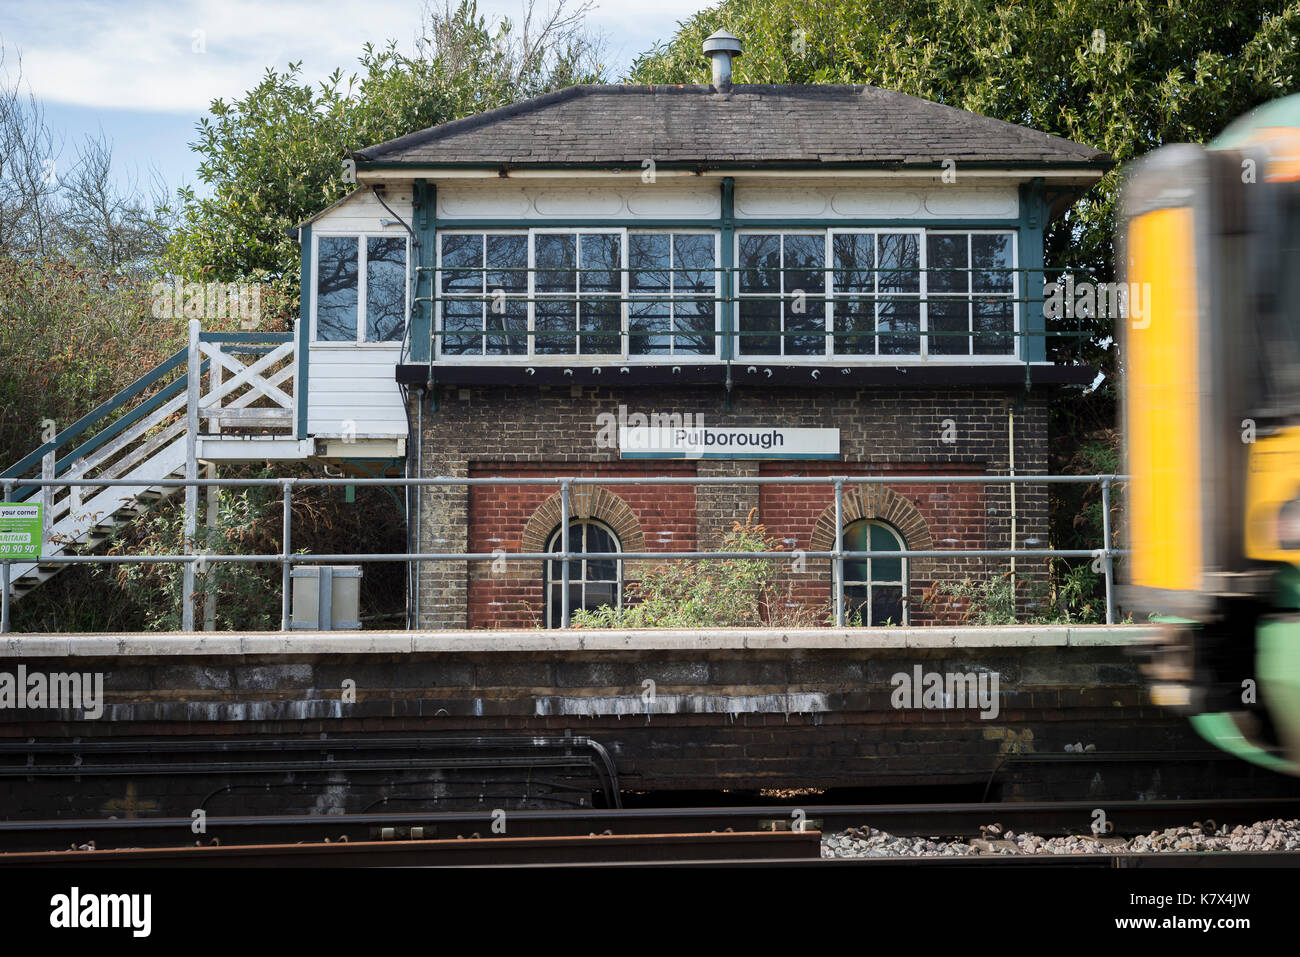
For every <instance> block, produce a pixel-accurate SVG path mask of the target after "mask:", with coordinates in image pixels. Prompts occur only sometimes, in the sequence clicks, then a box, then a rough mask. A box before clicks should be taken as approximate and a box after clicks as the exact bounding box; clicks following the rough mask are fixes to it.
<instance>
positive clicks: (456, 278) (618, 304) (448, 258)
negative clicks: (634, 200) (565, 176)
mask: <svg viewBox="0 0 1300 957" xmlns="http://www.w3.org/2000/svg"><path fill="white" fill-rule="evenodd" d="M438 267H439V273H438V275H439V280H438V289H439V299H440V302H439V308H438V311H437V314H438V316H439V326H438V328H439V330H440V335H439V339H440V342H439V346H438V349H439V354H440V355H444V356H491V355H512V356H533V355H536V356H561V355H590V356H600V355H608V356H618V357H621V356H640V355H673V356H679V355H680V356H712V355H715V354H717V344H716V341H715V340H716V338H717V337H716V335H715V333H716V330H717V326H718V315H719V310H718V305H717V303H716V301H715V297H716V293H717V282H718V279H717V268H718V239H717V234H716V233H709V232H690V231H673V230H623V229H615V230H610V229H552V228H546V229H532V230H529V231H526V232H525V231H518V232H487V231H474V232H463V231H456V232H450V231H449V232H442V233H440V234H439V243H438ZM530 332H531V333H532V335H531V336H529V335H528V333H530ZM512 333H513V334H512ZM530 339H531V342H530V341H529V340H530Z"/></svg>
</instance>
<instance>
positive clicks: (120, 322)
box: [0, 255, 185, 468]
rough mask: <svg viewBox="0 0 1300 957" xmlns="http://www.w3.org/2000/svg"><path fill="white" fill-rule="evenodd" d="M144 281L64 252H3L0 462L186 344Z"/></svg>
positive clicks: (32, 445) (33, 445)
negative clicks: (47, 425) (47, 424)
mask: <svg viewBox="0 0 1300 957" xmlns="http://www.w3.org/2000/svg"><path fill="white" fill-rule="evenodd" d="M148 294H149V289H148V283H147V282H145V281H143V280H140V279H135V278H132V277H125V276H122V275H119V274H114V273H111V272H107V271H105V270H103V269H98V268H93V267H89V266H84V265H78V264H76V263H74V262H71V261H69V260H65V259H59V258H55V257H50V258H47V259H44V260H38V259H26V258H17V257H9V256H4V255H0V317H3V318H2V319H0V355H3V356H4V357H5V358H4V362H0V468H5V467H7V466H9V465H11V464H13V463H14V462H15V461H17V460H18V459H19V458H21V457H22V456H23V455H25V454H27V453H28V452H30V451H31V450H32V449H34V448H36V447H37V446H38V445H40V444H41V421H42V420H43V419H53V420H54V422H55V425H56V427H57V428H59V429H62V428H64V427H66V426H67V425H69V424H71V423H72V422H73V421H74V420H75V419H77V418H78V417H79V416H81V415H83V414H85V413H86V412H88V411H90V410H91V409H92V408H94V407H95V406H96V405H97V404H99V403H100V402H103V401H104V400H105V399H107V398H108V397H109V396H111V395H112V394H113V393H115V392H117V391H119V390H120V389H122V388H124V387H126V386H127V385H129V384H130V383H131V382H133V381H134V380H135V379H136V377H137V376H139V375H140V373H141V372H142V371H143V370H146V369H149V368H152V367H153V366H155V365H157V364H158V363H159V362H161V361H162V360H163V359H164V358H166V357H167V356H168V355H170V354H171V353H173V352H175V351H176V350H177V349H178V348H180V346H181V345H183V343H184V335H185V330H184V321H183V320H176V321H172V320H159V319H154V318H153V317H152V316H151V315H150V314H149V301H148Z"/></svg>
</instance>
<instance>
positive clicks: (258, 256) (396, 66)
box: [170, 0, 602, 320]
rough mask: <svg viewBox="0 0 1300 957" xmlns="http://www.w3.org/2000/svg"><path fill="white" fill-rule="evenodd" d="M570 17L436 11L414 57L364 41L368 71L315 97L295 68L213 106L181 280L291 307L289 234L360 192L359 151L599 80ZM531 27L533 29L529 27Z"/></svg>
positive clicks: (471, 8)
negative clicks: (492, 17) (517, 19)
mask: <svg viewBox="0 0 1300 957" xmlns="http://www.w3.org/2000/svg"><path fill="white" fill-rule="evenodd" d="M576 22H577V21H575V20H574V19H573V17H572V16H570V17H569V18H567V19H564V18H561V19H559V20H556V19H555V18H554V17H552V19H550V20H548V21H547V22H546V23H544V24H542V25H541V27H540V30H538V29H537V28H530V26H529V25H528V23H527V22H525V24H524V26H523V28H522V29H521V28H520V27H518V26H516V25H515V24H513V23H512V22H511V21H509V20H502V21H500V22H499V23H496V24H493V25H489V24H488V22H487V20H486V18H485V17H483V16H481V15H480V14H479V13H478V10H477V6H476V5H475V3H474V2H472V0H465V2H462V3H461V4H460V5H459V6H458V7H456V8H455V9H454V10H452V9H450V8H449V9H447V10H446V11H444V12H443V13H440V14H435V15H433V16H431V17H430V18H429V19H428V21H427V22H426V25H425V29H424V36H423V37H422V39H421V41H420V42H419V45H418V52H417V54H416V55H414V56H407V55H404V54H402V53H400V52H399V51H398V50H397V49H396V46H395V45H394V44H392V43H390V44H389V45H388V47H386V48H385V49H382V50H376V49H375V48H374V47H373V46H371V45H369V44H367V45H366V47H365V49H364V52H363V54H362V56H361V57H360V69H359V71H358V72H356V73H352V74H350V75H346V76H345V75H344V73H343V71H342V70H336V71H335V72H334V73H333V74H332V75H331V76H330V77H329V79H328V80H327V81H325V82H323V83H321V84H319V86H317V87H315V88H313V87H312V86H311V85H310V84H308V83H306V82H304V81H303V80H302V79H301V63H290V64H289V66H288V67H287V68H286V69H284V70H282V71H278V70H274V69H268V70H267V72H266V75H265V76H264V77H263V79H262V81H261V82H260V83H259V84H258V85H257V86H256V87H254V88H253V89H252V90H250V91H248V92H247V93H246V94H245V95H244V96H243V97H241V98H239V99H236V100H234V101H231V102H227V101H225V100H216V101H214V102H213V103H212V106H211V110H210V112H211V116H210V117H204V118H202V119H201V120H200V122H199V126H198V141H197V142H195V143H194V144H192V148H193V149H194V150H195V151H196V152H198V153H199V154H201V155H202V157H203V159H202V162H201V163H200V165H199V179H200V180H201V181H202V182H203V183H204V184H206V186H207V187H208V190H209V194H208V195H199V194H198V193H196V192H195V191H194V190H186V191H183V193H182V203H183V207H182V210H181V219H182V222H181V225H180V228H179V229H178V231H177V233H176V235H175V238H174V241H173V243H172V245H171V249H170V264H171V266H172V268H173V269H174V270H175V271H176V272H178V273H179V274H181V275H183V276H185V277H187V278H191V279H196V280H200V281H208V280H219V281H236V280H243V281H260V282H264V283H267V284H269V285H271V286H272V287H273V288H274V289H276V290H277V291H278V292H279V293H280V294H281V296H282V298H283V301H284V303H285V311H284V313H283V314H282V316H281V318H282V319H283V320H287V319H289V318H290V317H291V316H292V315H293V314H294V313H295V311H296V308H297V307H296V299H297V290H298V265H299V247H298V244H297V241H296V240H295V239H292V238H290V236H289V235H288V234H287V233H286V230H288V229H291V228H293V227H295V226H297V225H299V224H300V223H302V222H303V221H305V220H306V219H308V218H310V217H311V216H312V215H314V214H315V213H317V212H319V211H320V210H322V209H324V208H325V207H327V206H329V205H330V204H331V203H333V202H335V201H337V200H339V199H341V198H342V197H344V196H345V195H347V194H348V193H349V192H351V191H352V190H353V189H355V188H356V187H355V184H354V183H349V182H347V181H346V179H345V175H344V161H345V159H346V157H347V155H348V153H349V151H352V150H358V149H361V148H363V147H366V146H373V145H376V144H378V143H382V142H385V141H387V140H390V139H394V138H396V137H398V136H403V135H405V134H407V133H411V132H413V131H415V130H420V129H423V128H425V127H428V126H434V125H436V124H439V123H445V122H447V121H450V120H454V119H458V118H460V117H463V116H468V115H470V114H473V113H479V112H483V111H485V110H489V109H493V108H495V107H498V106H503V105H506V104H508V103H510V102H513V101H514V100H517V99H520V98H524V97H529V96H534V95H537V94H540V93H544V92H547V91H549V90H553V89H557V88H559V87H561V86H566V85H569V84H573V83H584V82H599V81H600V79H601V78H602V73H601V68H600V66H599V64H597V63H595V62H594V56H595V53H594V47H593V46H592V45H591V43H590V42H589V41H588V40H586V38H585V35H584V34H582V33H581V32H580V31H579V30H578V29H577V27H576ZM530 29H532V30H533V32H532V33H530V32H529V30H530Z"/></svg>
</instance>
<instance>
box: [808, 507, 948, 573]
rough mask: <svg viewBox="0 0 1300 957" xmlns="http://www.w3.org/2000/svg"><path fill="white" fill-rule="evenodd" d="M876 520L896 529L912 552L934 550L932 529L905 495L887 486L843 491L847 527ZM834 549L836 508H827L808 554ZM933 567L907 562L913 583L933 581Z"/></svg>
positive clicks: (816, 525) (923, 561)
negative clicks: (931, 573)
mask: <svg viewBox="0 0 1300 957" xmlns="http://www.w3.org/2000/svg"><path fill="white" fill-rule="evenodd" d="M864 518H867V519H876V520H878V521H882V522H886V523H887V524H889V525H892V526H894V528H895V529H897V530H898V533H899V534H900V535H902V536H903V543H904V545H905V546H906V547H907V548H908V550H910V551H929V550H931V549H933V548H934V540H933V539H932V538H931V537H930V526H929V524H928V523H927V522H926V520H925V516H923V515H922V514H921V510H920V509H919V508H917V507H916V506H915V505H914V504H912V502H911V501H910V500H909V499H908V498H907V497H906V496H904V495H899V494H898V493H897V492H895V491H894V490H893V489H891V488H889V487H887V486H884V485H870V484H861V485H859V484H846V485H845V488H844V524H845V525H846V526H847V525H848V524H850V523H851V522H856V521H858V520H859V519H864ZM834 548H835V506H834V505H833V504H832V505H828V506H827V507H826V510H825V511H824V512H822V513H821V515H820V516H819V517H818V519H817V521H816V523H814V525H813V531H812V539H811V543H810V546H809V551H813V552H829V551H832V550H834ZM931 564H932V562H930V561H929V560H927V559H924V558H913V559H909V560H908V572H909V574H910V577H911V578H912V580H914V581H915V580H918V579H927V578H929V577H930V571H931Z"/></svg>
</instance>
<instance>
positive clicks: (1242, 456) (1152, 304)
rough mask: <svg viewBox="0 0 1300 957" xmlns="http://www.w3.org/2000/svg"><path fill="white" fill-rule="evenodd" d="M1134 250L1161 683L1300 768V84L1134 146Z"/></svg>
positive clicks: (1135, 537)
mask: <svg viewBox="0 0 1300 957" xmlns="http://www.w3.org/2000/svg"><path fill="white" fill-rule="evenodd" d="M1117 251H1118V258H1119V266H1120V268H1121V271H1122V275H1123V278H1124V280H1125V282H1127V283H1128V284H1129V285H1128V289H1129V290H1130V291H1134V290H1137V292H1134V293H1133V294H1134V295H1137V294H1142V295H1143V299H1144V300H1145V301H1146V303H1147V308H1146V309H1145V310H1144V314H1143V315H1141V316H1138V315H1137V314H1136V313H1135V312H1132V313H1130V315H1129V316H1128V317H1126V319H1125V320H1124V322H1123V323H1122V325H1123V326H1124V329H1123V333H1122V342H1123V350H1122V353H1121V363H1122V373H1123V405H1124V435H1125V443H1126V449H1125V457H1126V468H1127V471H1128V473H1129V474H1130V476H1131V477H1132V479H1131V482H1130V484H1129V493H1128V505H1127V510H1126V511H1127V515H1126V522H1127V540H1128V547H1129V549H1130V555H1129V557H1128V559H1127V561H1125V562H1124V563H1123V567H1125V568H1126V572H1125V576H1124V583H1123V588H1122V590H1121V593H1120V594H1121V602H1122V604H1123V605H1124V607H1125V608H1126V609H1127V610H1129V611H1131V612H1133V613H1134V616H1135V618H1137V619H1138V620H1145V619H1147V618H1148V617H1149V616H1150V617H1153V618H1154V620H1156V621H1159V622H1161V623H1162V625H1163V627H1162V629H1161V631H1160V632H1159V637H1158V638H1156V639H1153V640H1152V641H1151V642H1150V643H1149V646H1148V648H1147V649H1146V655H1147V658H1146V662H1145V664H1144V666H1143V667H1144V670H1145V672H1146V674H1147V675H1148V676H1149V678H1150V681H1151V695H1152V699H1153V700H1154V701H1155V702H1156V703H1157V704H1161V705H1166V706H1169V707H1173V708H1176V709H1178V710H1180V711H1181V712H1183V713H1185V714H1187V715H1188V716H1189V717H1190V719H1191V721H1192V724H1193V725H1194V726H1195V728H1196V730H1197V731H1198V732H1199V733H1200V734H1201V735H1202V736H1203V737H1205V738H1206V739H1208V740H1209V741H1211V742H1212V743H1214V744H1215V745H1217V746H1218V747H1221V748H1223V749H1225V750H1228V751H1230V752H1232V753H1234V754H1237V755H1239V756H1241V757H1242V758H1245V759H1246V760H1249V761H1252V762H1254V763H1256V764H1260V765H1263V766H1265V767H1268V768H1272V769H1274V770H1277V771H1281V772H1284V773H1288V774H1300V95H1297V96H1291V97H1287V98H1285V99H1280V100H1276V101H1274V102H1271V103H1268V104H1266V105H1264V106H1262V107H1260V108H1258V109H1256V110H1254V111H1252V112H1251V113H1250V114H1248V115H1246V116H1244V117H1242V118H1241V119H1239V120H1237V121H1236V122H1235V123H1233V124H1232V125H1231V126H1229V127H1228V129H1226V130H1225V131H1224V132H1223V134H1222V135H1221V136H1220V137H1219V138H1218V139H1216V140H1215V141H1213V142H1212V143H1210V144H1208V145H1207V146H1205V147H1201V146H1194V145H1189V144H1183V145H1176V146H1166V147H1163V148H1161V149H1159V150H1156V151H1155V152H1153V153H1151V154H1150V155H1149V156H1147V157H1145V158H1144V159H1143V160H1141V161H1140V162H1139V163H1137V164H1135V166H1134V167H1133V169H1132V170H1131V171H1130V173H1129V175H1128V176H1127V178H1126V181H1125V184H1124V188H1123V193H1122V206H1121V210H1120V216H1119V229H1118V250H1117ZM1133 284H1137V285H1136V286H1134V285H1133Z"/></svg>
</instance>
